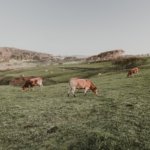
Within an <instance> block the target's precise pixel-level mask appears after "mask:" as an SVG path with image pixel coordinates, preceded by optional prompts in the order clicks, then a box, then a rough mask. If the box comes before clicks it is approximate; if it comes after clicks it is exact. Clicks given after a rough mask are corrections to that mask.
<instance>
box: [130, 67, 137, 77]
mask: <svg viewBox="0 0 150 150" xmlns="http://www.w3.org/2000/svg"><path fill="white" fill-rule="evenodd" d="M138 72H139V68H138V67H135V68H132V69H130V70H129V71H128V74H127V77H130V76H132V75H133V74H136V73H138Z"/></svg>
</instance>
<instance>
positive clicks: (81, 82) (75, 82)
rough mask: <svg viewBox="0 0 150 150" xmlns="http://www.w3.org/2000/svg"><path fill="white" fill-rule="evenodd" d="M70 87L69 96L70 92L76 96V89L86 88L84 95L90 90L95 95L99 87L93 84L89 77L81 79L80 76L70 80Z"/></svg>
mask: <svg viewBox="0 0 150 150" xmlns="http://www.w3.org/2000/svg"><path fill="white" fill-rule="evenodd" d="M69 86H70V89H69V91H68V96H69V95H70V92H71V93H72V94H73V96H74V97H75V91H76V89H84V95H86V92H87V91H88V90H91V91H92V92H93V93H94V94H95V95H97V87H96V86H95V85H94V84H93V82H92V81H91V80H88V79H79V78H71V79H70V81H69Z"/></svg>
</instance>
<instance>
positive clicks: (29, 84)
mask: <svg viewBox="0 0 150 150" xmlns="http://www.w3.org/2000/svg"><path fill="white" fill-rule="evenodd" d="M34 86H39V87H42V86H43V79H42V78H41V77H35V78H29V79H27V80H26V81H25V83H24V85H23V86H22V89H23V90H26V89H29V88H33V87H34Z"/></svg>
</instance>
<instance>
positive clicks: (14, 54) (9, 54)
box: [0, 47, 56, 62]
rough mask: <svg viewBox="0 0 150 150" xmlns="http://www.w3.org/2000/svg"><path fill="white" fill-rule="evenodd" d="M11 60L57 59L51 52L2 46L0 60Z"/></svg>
mask: <svg viewBox="0 0 150 150" xmlns="http://www.w3.org/2000/svg"><path fill="white" fill-rule="evenodd" d="M10 60H22V61H23V60H25V61H31V60H32V61H52V62H53V61H56V59H55V58H54V57H53V56H52V55H51V54H46V53H40V52H33V51H29V50H22V49H18V48H10V47H0V61H1V62H9V61H10Z"/></svg>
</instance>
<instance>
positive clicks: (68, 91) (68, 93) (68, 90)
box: [68, 87, 71, 97]
mask: <svg viewBox="0 0 150 150" xmlns="http://www.w3.org/2000/svg"><path fill="white" fill-rule="evenodd" d="M70 92H71V87H70V88H69V90H68V97H69V95H70Z"/></svg>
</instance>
